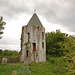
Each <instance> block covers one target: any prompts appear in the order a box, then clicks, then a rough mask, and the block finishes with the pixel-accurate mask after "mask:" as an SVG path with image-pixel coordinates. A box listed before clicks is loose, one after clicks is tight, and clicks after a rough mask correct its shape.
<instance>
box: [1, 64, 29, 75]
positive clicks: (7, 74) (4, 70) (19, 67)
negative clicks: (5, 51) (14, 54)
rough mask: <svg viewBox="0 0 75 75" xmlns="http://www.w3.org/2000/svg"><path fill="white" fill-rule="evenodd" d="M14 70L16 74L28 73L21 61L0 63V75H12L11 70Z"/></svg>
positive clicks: (25, 74)
mask: <svg viewBox="0 0 75 75" xmlns="http://www.w3.org/2000/svg"><path fill="white" fill-rule="evenodd" d="M14 70H15V71H16V72H17V75H30V73H29V72H28V69H27V67H26V65H23V64H22V63H9V64H7V65H2V64H0V75H12V71H14Z"/></svg>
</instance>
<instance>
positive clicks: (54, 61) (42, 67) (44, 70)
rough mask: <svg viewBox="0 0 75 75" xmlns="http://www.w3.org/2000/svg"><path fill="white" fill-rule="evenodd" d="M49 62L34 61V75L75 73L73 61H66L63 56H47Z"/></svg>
mask: <svg viewBox="0 0 75 75" xmlns="http://www.w3.org/2000/svg"><path fill="white" fill-rule="evenodd" d="M47 58H48V60H49V61H48V62H41V63H32V64H31V65H30V70H31V74H32V75H75V74H73V73H75V68H73V67H75V66H74V63H73V62H66V61H65V60H64V59H63V57H53V56H52V57H51V56H47Z"/></svg>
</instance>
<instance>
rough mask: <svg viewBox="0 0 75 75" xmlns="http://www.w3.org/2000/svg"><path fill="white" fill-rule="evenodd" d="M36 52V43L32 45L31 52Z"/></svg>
mask: <svg viewBox="0 0 75 75" xmlns="http://www.w3.org/2000/svg"><path fill="white" fill-rule="evenodd" d="M34 51H36V43H33V52H34Z"/></svg>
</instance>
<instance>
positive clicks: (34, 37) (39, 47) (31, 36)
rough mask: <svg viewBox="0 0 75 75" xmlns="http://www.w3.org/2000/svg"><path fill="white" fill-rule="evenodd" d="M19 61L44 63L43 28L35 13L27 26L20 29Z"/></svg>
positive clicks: (44, 44)
mask: <svg viewBox="0 0 75 75" xmlns="http://www.w3.org/2000/svg"><path fill="white" fill-rule="evenodd" d="M21 61H24V63H27V62H29V63H32V62H45V61H46V41H45V28H44V27H43V25H42V24H41V22H40V20H39V18H38V16H37V15H36V13H34V14H33V16H32V18H31V19H30V21H29V22H28V24H27V25H26V26H23V27H22V34H21Z"/></svg>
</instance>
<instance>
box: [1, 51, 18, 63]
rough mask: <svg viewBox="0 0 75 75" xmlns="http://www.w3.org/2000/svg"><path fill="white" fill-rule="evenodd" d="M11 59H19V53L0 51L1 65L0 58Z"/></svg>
mask: <svg viewBox="0 0 75 75" xmlns="http://www.w3.org/2000/svg"><path fill="white" fill-rule="evenodd" d="M6 56H7V57H11V58H16V57H19V52H17V51H9V50H4V51H2V50H0V63H1V59H2V57H6Z"/></svg>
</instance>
